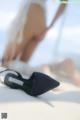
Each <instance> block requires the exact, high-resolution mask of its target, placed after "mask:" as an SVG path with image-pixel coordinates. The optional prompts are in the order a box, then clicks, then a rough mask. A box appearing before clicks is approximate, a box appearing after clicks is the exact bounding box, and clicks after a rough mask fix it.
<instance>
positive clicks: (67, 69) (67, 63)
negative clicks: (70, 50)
mask: <svg viewBox="0 0 80 120" xmlns="http://www.w3.org/2000/svg"><path fill="white" fill-rule="evenodd" d="M46 68H47V69H48V71H50V72H51V69H54V68H55V69H56V71H58V72H60V73H61V75H62V76H64V73H65V74H66V75H67V77H68V78H69V79H70V80H71V81H72V83H73V84H75V85H77V86H80V73H79V72H78V71H77V70H76V67H75V64H74V62H73V61H72V60H71V59H65V60H64V61H62V62H60V63H56V64H53V65H52V64H51V65H47V66H46ZM45 72H46V69H45ZM53 72H54V71H53ZM56 75H57V74H56Z"/></svg>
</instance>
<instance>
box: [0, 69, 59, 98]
mask: <svg viewBox="0 0 80 120" xmlns="http://www.w3.org/2000/svg"><path fill="white" fill-rule="evenodd" d="M3 72H8V73H6V75H5V77H4V81H3V82H4V84H5V85H7V86H9V87H10V88H13V89H21V90H23V91H25V92H26V93H27V94H29V95H31V96H38V95H41V94H43V93H45V92H47V91H49V90H51V89H53V88H56V87H58V86H59V84H60V83H59V82H58V81H56V80H54V79H53V78H51V77H49V76H48V75H45V74H43V73H39V72H34V73H32V75H31V77H30V78H29V79H25V78H24V77H23V76H22V75H21V74H20V73H19V72H16V71H14V70H12V69H6V70H4V71H1V72H0V73H3Z"/></svg>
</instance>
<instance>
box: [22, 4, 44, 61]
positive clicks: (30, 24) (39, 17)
mask: <svg viewBox="0 0 80 120" xmlns="http://www.w3.org/2000/svg"><path fill="white" fill-rule="evenodd" d="M44 14H45V13H44V10H43V9H42V7H41V6H40V5H37V4H32V5H31V6H30V9H29V13H28V16H27V17H28V19H27V21H26V24H25V27H24V31H23V36H24V38H23V39H24V40H23V41H24V42H25V43H26V40H27V41H28V42H27V44H26V48H25V49H24V51H25V52H22V55H21V58H20V59H21V60H22V61H24V62H25V61H28V60H29V58H30V57H31V55H32V53H33V52H34V50H35V48H36V47H37V45H38V43H39V42H37V41H36V40H35V39H34V40H32V39H31V38H33V37H35V36H36V35H39V34H40V33H41V32H42V31H44V29H45V28H46V21H45V15H44Z"/></svg>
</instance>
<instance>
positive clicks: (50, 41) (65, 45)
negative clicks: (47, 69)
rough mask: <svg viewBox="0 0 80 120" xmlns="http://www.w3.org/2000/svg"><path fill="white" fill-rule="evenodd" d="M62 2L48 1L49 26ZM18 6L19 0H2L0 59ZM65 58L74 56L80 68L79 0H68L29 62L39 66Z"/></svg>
mask: <svg viewBox="0 0 80 120" xmlns="http://www.w3.org/2000/svg"><path fill="white" fill-rule="evenodd" d="M59 4H60V2H59V1H58V0H47V7H46V9H47V14H46V17H47V25H49V24H50V22H51V20H52V17H53V15H54V14H55V12H56V10H57V8H58V6H59ZM19 5H20V0H0V58H1V57H2V55H3V52H4V49H5V46H6V44H7V35H8V34H7V33H8V28H9V26H10V25H11V22H12V21H13V19H14V18H15V16H16V14H17V12H18V9H19ZM66 57H69V58H72V59H73V60H74V61H75V63H76V65H77V68H80V0H69V3H68V6H67V8H66V10H65V12H64V14H63V15H62V16H61V17H60V19H59V20H58V21H57V22H56V24H55V25H54V26H53V28H52V29H51V30H50V31H49V32H48V33H47V35H46V36H45V39H44V41H42V42H41V44H39V46H38V47H37V49H36V50H35V52H34V54H33V56H32V58H31V60H30V62H29V64H31V65H32V66H37V65H40V64H44V63H49V62H55V61H56V60H57V61H59V60H62V59H64V58H66ZM38 61H39V62H38Z"/></svg>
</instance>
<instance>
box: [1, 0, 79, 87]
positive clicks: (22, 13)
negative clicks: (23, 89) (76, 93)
mask: <svg viewBox="0 0 80 120" xmlns="http://www.w3.org/2000/svg"><path fill="white" fill-rule="evenodd" d="M46 1H47V0H30V1H26V0H22V3H21V8H20V10H19V13H18V15H17V16H16V18H15V20H14V21H13V23H12V26H11V28H10V33H9V35H10V36H9V42H8V45H7V46H6V49H5V52H4V55H3V59H2V65H4V66H6V67H9V68H12V69H15V70H17V71H19V72H21V73H23V74H26V75H28V76H29V75H31V73H32V72H34V71H38V72H44V73H46V74H49V75H51V72H54V70H56V71H57V73H58V72H61V71H62V72H65V73H66V74H67V76H68V77H69V78H70V79H72V80H73V82H74V83H75V84H76V85H80V75H79V74H78V72H76V71H75V65H74V63H73V61H72V60H70V59H66V60H64V61H62V62H60V63H55V64H54V63H52V64H50V65H42V66H40V67H30V66H29V65H28V64H27V62H28V60H29V59H30V57H31V56H32V53H33V52H34V50H35V48H36V47H37V46H38V44H39V43H40V41H41V40H43V39H44V36H45V34H46V32H47V31H48V30H49V29H50V28H51V27H52V26H53V25H54V24H55V22H56V21H57V19H58V18H59V17H60V16H61V15H62V13H63V12H64V10H65V8H66V5H67V4H66V3H67V0H65V1H64V0H61V1H62V2H61V4H60V6H59V8H58V10H57V12H56V14H55V16H54V17H53V20H52V22H51V24H50V25H49V26H48V27H47V26H46V17H45V15H46ZM62 74H63V73H62Z"/></svg>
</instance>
